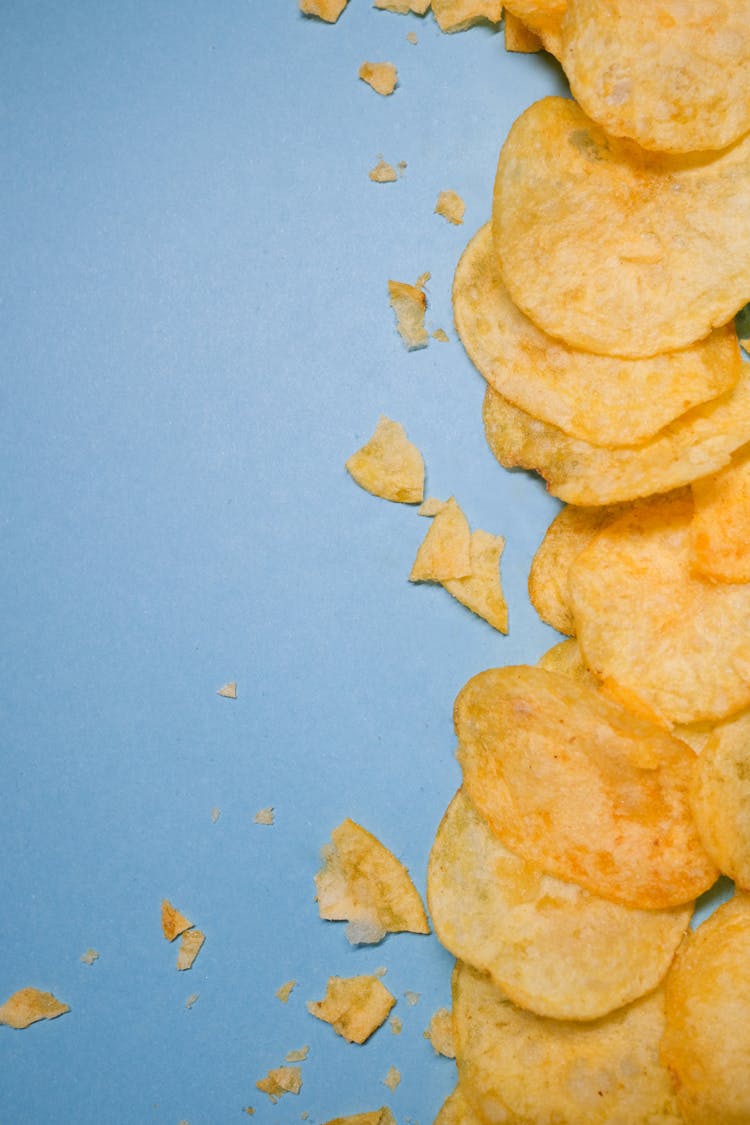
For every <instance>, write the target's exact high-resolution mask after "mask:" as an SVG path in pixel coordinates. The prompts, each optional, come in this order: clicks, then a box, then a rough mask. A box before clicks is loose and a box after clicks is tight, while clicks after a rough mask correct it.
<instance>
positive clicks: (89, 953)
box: [80, 949, 99, 965]
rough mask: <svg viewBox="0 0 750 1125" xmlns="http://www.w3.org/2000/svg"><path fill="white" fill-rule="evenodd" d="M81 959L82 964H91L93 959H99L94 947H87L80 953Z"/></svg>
mask: <svg viewBox="0 0 750 1125" xmlns="http://www.w3.org/2000/svg"><path fill="white" fill-rule="evenodd" d="M80 959H81V961H83V963H84V965H93V964H94V961H98V960H99V954H98V953H97V951H96V950H95V949H87V950H86V952H85V953H82V954H81V958H80Z"/></svg>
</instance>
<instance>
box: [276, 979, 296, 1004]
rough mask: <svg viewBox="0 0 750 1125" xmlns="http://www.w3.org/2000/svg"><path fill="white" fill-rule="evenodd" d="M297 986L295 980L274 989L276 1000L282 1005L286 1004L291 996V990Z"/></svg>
mask: <svg viewBox="0 0 750 1125" xmlns="http://www.w3.org/2000/svg"><path fill="white" fill-rule="evenodd" d="M296 984H297V982H296V980H288V981H286V982H285V983H284V984H282V985H281V986H280V987H279V988H277V989H276V993H275V996H276V999H277V1000H280V1001H281V1003H282V1004H286V1002H287V1000H288V999H289V997H290V996H291V994H292V990H293V989H294V987H295V985H296Z"/></svg>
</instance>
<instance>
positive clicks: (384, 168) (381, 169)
mask: <svg viewBox="0 0 750 1125" xmlns="http://www.w3.org/2000/svg"><path fill="white" fill-rule="evenodd" d="M369 176H370V179H371V180H372V181H373V183H376V184H392V183H395V181H396V180H397V179H398V177H397V175H396V169H395V168H394V167H393V165H392V164H388V162H387V161H385V160H384V159H383V157H382V156H379V157H378V162H377V164H376V165H375V167H374V168H371V169H370V172H369Z"/></svg>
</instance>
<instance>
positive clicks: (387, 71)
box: [357, 62, 398, 97]
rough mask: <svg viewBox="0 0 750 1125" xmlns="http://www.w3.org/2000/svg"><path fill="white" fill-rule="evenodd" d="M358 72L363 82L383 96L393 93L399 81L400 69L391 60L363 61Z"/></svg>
mask: <svg viewBox="0 0 750 1125" xmlns="http://www.w3.org/2000/svg"><path fill="white" fill-rule="evenodd" d="M357 73H358V75H359V77H360V78H361V79H362V81H363V82H366V83H367V85H368V86H371V87H372V88H373V90H374V91H375V93H376V94H382V95H383V97H388V95H389V94H392V93H393V91H394V90H395V89H396V84H397V83H398V71H397V70H396V67H395V66H394V65H393V63H390V62H363V63H362V65H361V67H360V68H359V71H358V72H357Z"/></svg>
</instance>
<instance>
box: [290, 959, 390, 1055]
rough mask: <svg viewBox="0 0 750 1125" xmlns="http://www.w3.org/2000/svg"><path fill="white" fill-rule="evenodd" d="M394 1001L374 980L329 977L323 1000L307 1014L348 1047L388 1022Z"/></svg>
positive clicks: (313, 1004)
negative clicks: (321, 1021)
mask: <svg viewBox="0 0 750 1125" xmlns="http://www.w3.org/2000/svg"><path fill="white" fill-rule="evenodd" d="M395 1003H396V998H395V996H393V995H392V994H391V993H390V992H389V991H388V989H387V988H386V987H385V985H384V984H382V983H381V982H380V981H379V980H378V978H377V977H375V976H372V975H370V976H366V975H363V976H357V977H329V979H328V985H327V988H326V994H325V997H324V998H323V999H322V1000H309V1001H308V1003H307V1010H308V1012H310V1014H311V1015H313V1016H315V1017H316V1019H319V1020H323V1021H324V1022H325V1023H330V1025H331V1027H332V1028H333V1030H334V1031H335V1032H336V1034H337V1035H340V1036H341V1037H342V1038H343V1039H346V1040H347V1042H349V1043H364V1042H365V1041H366V1040H367V1039H369V1038H370V1036H371V1035H372V1034H373V1032H374V1031H376V1030H377V1029H378V1028H379V1027H380V1026H381V1024H383V1023H384V1022H385V1020H386V1019H387V1018H388V1014H389V1012H390V1010H391V1008H392V1007H393V1005H394V1004H395Z"/></svg>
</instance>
